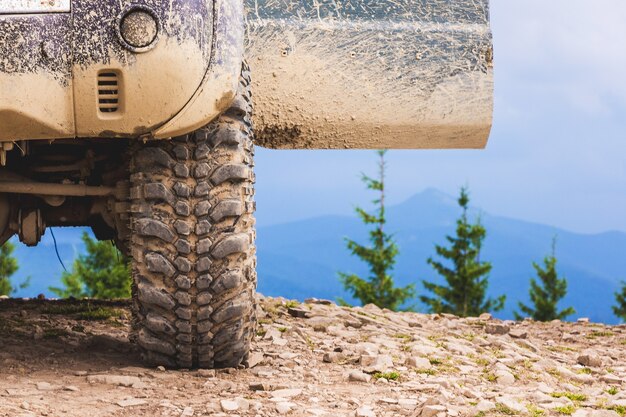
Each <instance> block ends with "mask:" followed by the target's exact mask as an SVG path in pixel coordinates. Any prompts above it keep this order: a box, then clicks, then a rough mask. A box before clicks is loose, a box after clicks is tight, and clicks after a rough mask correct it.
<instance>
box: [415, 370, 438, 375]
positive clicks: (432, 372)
mask: <svg viewBox="0 0 626 417" xmlns="http://www.w3.org/2000/svg"><path fill="white" fill-rule="evenodd" d="M415 372H416V373H418V374H425V375H430V376H432V375H437V371H435V370H434V369H423V368H417V369H415Z"/></svg>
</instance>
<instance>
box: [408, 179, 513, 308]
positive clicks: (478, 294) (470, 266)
mask: <svg viewBox="0 0 626 417" xmlns="http://www.w3.org/2000/svg"><path fill="white" fill-rule="evenodd" d="M458 203H459V206H460V207H461V209H462V210H463V213H462V214H461V217H460V218H459V219H458V220H457V222H456V236H446V239H447V241H448V243H449V244H450V247H445V246H440V245H435V250H436V252H437V255H439V256H440V257H442V258H444V259H445V260H447V261H448V262H447V263H445V264H444V263H443V262H438V261H435V260H434V259H433V258H432V257H431V258H428V264H429V265H431V266H432V267H433V268H434V269H435V271H436V272H437V273H438V274H439V275H441V276H442V277H443V278H444V279H445V280H446V285H439V284H436V283H434V282H427V281H422V282H423V285H424V287H425V288H426V290H428V291H429V292H431V293H433V294H434V297H428V296H425V295H424V296H420V300H421V301H422V302H423V303H424V304H426V306H427V307H428V309H429V310H430V311H431V312H433V313H450V314H455V315H457V316H461V317H469V316H478V315H480V314H482V313H485V312H489V311H499V310H502V308H503V307H504V301H505V299H506V296H504V295H503V296H500V297H498V298H497V299H495V300H494V299H491V298H486V293H487V287H488V286H489V278H488V275H489V272H490V271H491V264H490V263H489V262H483V261H481V259H480V252H481V249H482V244H483V240H484V239H485V237H486V235H487V231H486V229H485V228H484V227H483V225H482V224H481V222H480V218H479V219H477V220H476V223H470V221H469V219H468V214H467V211H468V207H469V194H468V191H467V188H465V187H463V188H461V192H460V196H459V199H458Z"/></svg>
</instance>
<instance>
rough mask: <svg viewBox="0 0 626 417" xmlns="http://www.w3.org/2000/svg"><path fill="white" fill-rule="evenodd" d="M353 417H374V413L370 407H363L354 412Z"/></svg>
mask: <svg viewBox="0 0 626 417" xmlns="http://www.w3.org/2000/svg"><path fill="white" fill-rule="evenodd" d="M354 415H355V417H376V413H374V410H372V407H369V406H366V405H365V406H363V407H359V408H357V409H356V411H355V412H354Z"/></svg>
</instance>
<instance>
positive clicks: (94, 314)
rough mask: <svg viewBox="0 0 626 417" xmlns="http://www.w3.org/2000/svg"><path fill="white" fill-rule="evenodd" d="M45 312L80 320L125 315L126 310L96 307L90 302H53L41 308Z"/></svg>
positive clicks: (105, 318) (95, 319)
mask: <svg viewBox="0 0 626 417" xmlns="http://www.w3.org/2000/svg"><path fill="white" fill-rule="evenodd" d="M41 312H42V313H43V314H59V315H65V316H76V318H77V319H78V320H89V321H97V320H107V319H110V318H111V317H119V316H123V315H124V312H123V311H122V310H118V309H115V308H108V307H94V306H92V305H91V304H89V303H86V304H85V303H82V304H51V305H47V306H45V307H44V308H42V309H41Z"/></svg>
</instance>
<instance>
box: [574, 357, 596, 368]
mask: <svg viewBox="0 0 626 417" xmlns="http://www.w3.org/2000/svg"><path fill="white" fill-rule="evenodd" d="M577 362H578V363H579V364H581V365H583V366H588V367H591V368H597V367H600V366H602V359H601V358H600V357H599V356H598V355H595V354H593V353H585V354H582V355H580V356H578V359H577Z"/></svg>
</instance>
